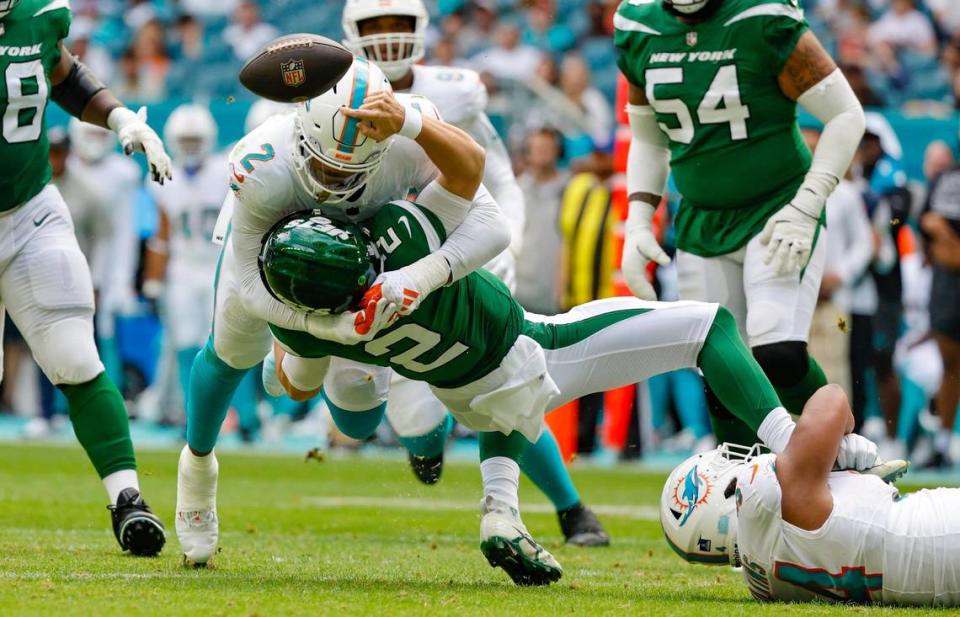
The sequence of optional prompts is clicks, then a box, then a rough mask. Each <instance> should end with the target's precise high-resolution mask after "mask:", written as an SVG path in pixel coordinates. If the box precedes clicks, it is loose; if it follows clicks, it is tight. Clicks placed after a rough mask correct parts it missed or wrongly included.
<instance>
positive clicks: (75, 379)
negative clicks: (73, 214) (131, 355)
mask: <svg viewBox="0 0 960 617" xmlns="http://www.w3.org/2000/svg"><path fill="white" fill-rule="evenodd" d="M70 19H71V15H70V4H69V3H68V2H67V0H22V1H21V0H5V1H3V2H0V35H2V38H3V45H4V47H3V49H4V53H3V55H2V56H0V71H3V75H4V79H3V86H0V92H2V95H0V102H2V105H3V107H4V109H5V111H4V114H3V126H2V139H0V156H2V158H3V162H4V164H5V167H6V168H5V170H4V174H3V178H2V179H0V211H2V212H3V213H4V215H5V216H4V217H3V219H2V222H0V240H2V242H0V246H3V249H2V251H0V272H2V275H0V301H2V304H0V319H2V311H3V309H4V308H5V309H6V310H8V311H10V318H11V319H12V320H13V322H14V323H15V324H16V325H17V328H18V329H19V330H20V332H21V333H23V337H24V339H25V340H26V342H27V345H29V347H30V350H31V351H32V352H33V357H34V359H35V360H36V361H37V364H38V365H39V366H40V369H41V370H42V371H43V372H44V374H45V375H46V376H47V377H48V378H49V379H50V381H51V382H52V383H54V384H55V385H56V386H58V387H59V388H60V390H61V391H62V392H63V394H64V396H65V397H66V399H67V403H68V405H69V408H70V422H71V423H72V424H73V430H74V432H75V433H76V435H77V440H78V441H79V442H80V445H82V446H83V448H84V450H86V452H87V456H88V457H89V458H90V461H91V462H92V463H93V466H94V468H95V469H96V470H97V473H98V474H99V476H100V478H101V479H102V480H103V485H104V487H105V488H106V490H107V495H108V497H109V500H110V505H109V506H108V507H109V508H110V510H111V516H112V521H113V532H114V535H115V536H116V538H117V541H118V542H119V543H120V546H121V547H122V548H123V549H124V550H129V551H130V552H131V553H134V554H136V555H156V554H157V553H159V552H160V550H161V549H162V548H163V544H164V541H165V539H164V531H163V524H162V523H161V522H160V519H158V518H157V517H156V516H154V515H153V513H152V512H151V511H150V508H149V507H147V504H146V503H145V502H144V501H143V498H142V497H141V496H140V486H139V481H138V478H137V471H136V468H137V465H136V459H135V457H134V453H133V443H132V442H131V440H130V427H129V425H128V421H127V410H126V407H125V406H124V403H123V397H122V396H121V395H120V393H119V392H118V391H117V387H116V386H115V385H114V384H113V382H112V381H110V379H109V378H108V377H107V376H106V373H105V372H104V368H103V364H102V363H101V361H100V356H99V354H98V353H97V348H96V345H95V343H94V338H93V313H94V299H93V283H92V282H91V279H90V268H89V266H88V265H87V262H86V260H85V259H84V257H83V254H82V253H81V252H80V247H79V246H78V244H77V239H76V237H75V236H74V234H73V223H72V219H71V218H70V213H69V211H68V209H67V205H66V203H64V201H63V197H62V196H61V195H60V192H59V191H58V190H57V188H56V187H55V186H53V185H52V184H50V178H51V168H50V162H49V159H48V151H49V147H50V144H49V142H48V141H47V136H46V126H45V117H46V115H45V109H46V106H47V103H48V102H49V100H51V99H52V100H54V101H56V102H57V103H58V104H59V105H60V107H62V108H63V109H64V110H65V111H67V112H68V113H70V114H71V115H73V116H75V117H77V118H80V119H82V120H83V121H85V122H90V123H93V124H97V125H99V126H101V127H105V128H110V129H111V130H113V131H114V132H116V133H117V136H118V137H119V139H120V143H121V145H122V146H123V149H124V152H125V153H126V154H132V153H133V152H134V150H140V151H144V152H145V153H146V157H147V163H148V165H149V167H150V174H151V176H152V178H153V179H154V180H155V181H157V182H160V183H162V182H163V181H164V180H166V179H169V178H170V159H169V158H168V157H167V155H166V153H165V152H164V150H163V144H162V143H161V142H160V138H159V137H157V135H156V133H154V132H153V130H152V129H151V128H150V127H149V126H147V124H146V122H145V119H146V113H145V110H141V112H140V113H134V112H132V111H130V110H129V109H127V108H126V107H124V106H123V105H122V104H121V103H120V101H118V100H117V98H116V97H115V96H114V95H113V94H112V93H111V92H110V91H109V90H107V89H105V88H104V86H103V84H102V83H100V81H99V80H98V79H97V78H96V76H94V75H93V74H92V73H91V72H90V70H89V69H87V67H86V66H84V65H83V64H82V63H81V62H79V61H78V60H77V59H76V58H74V56H73V55H72V54H71V53H70V52H69V51H68V50H67V49H66V48H65V47H64V45H63V39H65V38H67V34H68V32H69V29H70Z"/></svg>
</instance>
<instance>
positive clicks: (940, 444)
mask: <svg viewBox="0 0 960 617" xmlns="http://www.w3.org/2000/svg"><path fill="white" fill-rule="evenodd" d="M952 434H953V431H950V430H947V429H945V428H941V429H938V430H937V432H936V433H935V434H934V435H933V449H934V450H935V451H937V452H941V453H943V454H946V452H947V450H949V449H950V436H951V435H952Z"/></svg>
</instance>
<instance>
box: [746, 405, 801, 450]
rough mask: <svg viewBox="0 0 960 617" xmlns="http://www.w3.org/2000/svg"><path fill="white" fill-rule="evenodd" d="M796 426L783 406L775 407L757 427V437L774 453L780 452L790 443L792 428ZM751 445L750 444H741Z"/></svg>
mask: <svg viewBox="0 0 960 617" xmlns="http://www.w3.org/2000/svg"><path fill="white" fill-rule="evenodd" d="M795 428H797V423H796V422H794V421H793V418H792V417H791V416H790V414H789V413H787V410H786V409H784V408H783V407H777V408H776V409H774V410H773V411H771V412H770V413H768V414H767V417H766V418H764V419H763V422H762V423H761V424H760V428H758V429H757V437H759V438H760V440H761V441H763V444H764V445H765V446H767V447H768V448H770V451H771V452H773V453H774V454H780V453H781V452H783V451H784V450H786V449H787V444H788V443H790V436H791V435H793V429H795ZM742 445H745V446H746V445H752V444H742Z"/></svg>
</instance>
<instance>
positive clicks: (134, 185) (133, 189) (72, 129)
mask: <svg viewBox="0 0 960 617" xmlns="http://www.w3.org/2000/svg"><path fill="white" fill-rule="evenodd" d="M67 130H68V132H69V135H70V144H71V148H70V150H71V165H74V166H75V169H76V170H77V171H78V172H80V173H82V174H83V175H84V176H85V177H87V178H90V179H92V180H93V184H94V185H96V186H97V187H99V188H100V189H102V190H103V192H104V194H107V195H109V196H110V203H111V204H112V207H111V208H110V209H109V212H110V216H111V219H112V220H111V221H110V225H109V229H110V234H109V238H108V239H106V240H105V241H104V244H103V246H102V248H101V250H99V251H98V257H97V259H96V262H95V263H91V264H90V271H91V272H90V273H91V275H92V277H93V286H94V288H95V289H96V290H97V292H98V294H99V297H98V304H97V312H96V314H95V316H94V318H95V320H96V333H97V344H98V346H99V348H100V358H101V360H102V361H103V365H104V367H106V370H107V374H108V375H109V376H110V378H111V379H113V380H114V382H115V383H117V384H122V383H123V364H122V361H121V359H120V352H119V349H118V348H117V344H116V332H115V331H116V320H117V317H118V316H120V315H123V314H125V313H130V312H132V311H134V310H135V307H136V296H137V294H136V291H135V290H134V282H135V280H134V279H135V276H136V273H135V271H134V270H135V268H136V265H137V262H138V261H139V257H138V255H139V252H140V240H139V238H138V237H137V230H136V225H135V223H134V208H135V200H136V196H137V190H138V188H139V187H140V183H141V180H142V178H143V172H142V171H141V170H140V166H139V165H137V164H136V163H135V162H133V161H131V160H130V159H129V158H127V157H125V156H123V155H122V154H120V153H119V152H117V150H116V147H117V136H116V135H115V134H114V133H113V132H111V131H108V130H107V129H105V128H102V127H99V126H97V125H95V124H90V123H88V122H81V121H80V120H78V119H77V118H71V119H70V124H69V125H68V128H67Z"/></svg>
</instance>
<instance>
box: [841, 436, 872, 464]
mask: <svg viewBox="0 0 960 617" xmlns="http://www.w3.org/2000/svg"><path fill="white" fill-rule="evenodd" d="M880 462H881V461H880V453H879V449H878V448H877V444H875V443H873V442H872V441H870V440H869V439H867V438H866V437H864V436H863V435H857V434H856V433H850V434H849V435H844V436H843V440H842V441H841V442H840V452H839V453H838V454H837V469H853V470H855V471H863V470H865V469H870V468H872V467H875V466H876V465H878V464H879V463H880Z"/></svg>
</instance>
